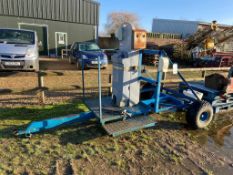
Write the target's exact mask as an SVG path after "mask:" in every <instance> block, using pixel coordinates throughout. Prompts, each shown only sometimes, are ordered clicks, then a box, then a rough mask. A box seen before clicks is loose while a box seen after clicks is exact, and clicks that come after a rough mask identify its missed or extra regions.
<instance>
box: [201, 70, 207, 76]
mask: <svg viewBox="0 0 233 175" xmlns="http://www.w3.org/2000/svg"><path fill="white" fill-rule="evenodd" d="M201 76H202V78H205V77H206V71H205V70H203V71H202V75H201Z"/></svg>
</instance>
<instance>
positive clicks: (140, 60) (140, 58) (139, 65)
mask: <svg viewBox="0 0 233 175" xmlns="http://www.w3.org/2000/svg"><path fill="white" fill-rule="evenodd" d="M141 76H142V50H139V62H138V77H141Z"/></svg>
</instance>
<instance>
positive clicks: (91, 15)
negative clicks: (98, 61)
mask: <svg viewBox="0 0 233 175" xmlns="http://www.w3.org/2000/svg"><path fill="white" fill-rule="evenodd" d="M0 15H6V16H17V17H26V18H35V19H45V20H57V21H64V22H72V23H83V24H90V25H98V23H99V3H97V2H94V1H90V0H0Z"/></svg>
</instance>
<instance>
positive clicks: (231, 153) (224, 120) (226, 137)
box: [192, 112, 233, 159]
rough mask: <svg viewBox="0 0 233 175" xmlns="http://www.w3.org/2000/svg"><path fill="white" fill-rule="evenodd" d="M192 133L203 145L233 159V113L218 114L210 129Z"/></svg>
mask: <svg viewBox="0 0 233 175" xmlns="http://www.w3.org/2000/svg"><path fill="white" fill-rule="evenodd" d="M192 135H193V136H194V139H195V140H197V141H198V142H199V143H200V144H201V145H205V146H207V147H208V148H210V149H211V150H214V152H217V153H218V154H221V155H223V156H227V157H229V158H230V159H233V115H232V112H230V113H222V114H218V115H217V116H216V119H215V121H214V122H213V124H212V125H211V126H210V128H209V129H208V131H196V132H193V133H192Z"/></svg>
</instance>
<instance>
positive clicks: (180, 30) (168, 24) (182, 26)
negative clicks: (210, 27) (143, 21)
mask: <svg viewBox="0 0 233 175" xmlns="http://www.w3.org/2000/svg"><path fill="white" fill-rule="evenodd" d="M199 23H201V22H200V21H185V20H172V19H157V18H155V19H154V20H153V25H152V32H154V33H171V34H180V35H182V37H183V38H186V37H188V36H190V35H192V34H194V33H195V32H196V31H197V28H198V24H199Z"/></svg>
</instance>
